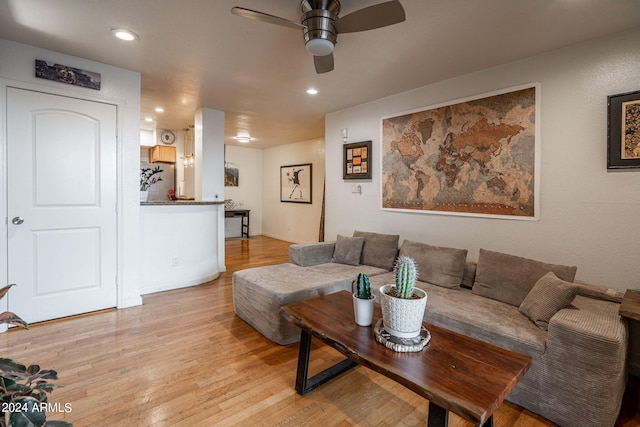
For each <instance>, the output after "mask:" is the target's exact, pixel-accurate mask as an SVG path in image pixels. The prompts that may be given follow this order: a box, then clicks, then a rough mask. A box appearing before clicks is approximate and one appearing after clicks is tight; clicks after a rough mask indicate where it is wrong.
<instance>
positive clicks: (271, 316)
mask: <svg viewBox="0 0 640 427" xmlns="http://www.w3.org/2000/svg"><path fill="white" fill-rule="evenodd" d="M361 272H362V273H366V274H367V275H369V276H370V277H371V276H375V275H376V274H381V273H386V272H387V271H386V270H384V269H381V268H377V267H371V266H367V265H359V266H351V265H346V264H338V263H333V262H329V263H324V264H317V265H312V266H309V267H301V266H299V265H296V264H293V263H285V264H278V265H270V266H266V267H257V268H250V269H247V270H241V271H236V272H235V273H233V279H232V283H233V306H234V310H235V312H236V314H237V315H238V317H240V318H241V319H242V320H244V321H245V322H247V323H248V324H250V325H251V326H253V327H254V328H255V329H256V330H257V331H258V332H260V333H261V334H262V335H264V336H265V337H267V338H269V339H270V340H271V341H273V342H276V343H278V344H281V345H287V344H291V343H294V342H296V341H298V340H299V339H300V329H298V328H297V327H295V326H293V325H291V324H290V323H289V322H287V321H286V320H285V319H284V318H282V317H281V316H280V307H282V306H284V305H287V304H292V303H295V302H299V301H303V300H308V299H310V298H314V297H317V296H320V295H327V294H331V293H334V292H337V291H341V290H347V291H351V282H352V281H353V280H355V279H356V277H357V276H358V273H361Z"/></svg>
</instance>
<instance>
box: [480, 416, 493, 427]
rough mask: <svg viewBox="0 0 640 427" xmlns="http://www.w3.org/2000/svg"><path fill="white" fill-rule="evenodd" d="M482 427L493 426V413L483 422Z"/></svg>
mask: <svg viewBox="0 0 640 427" xmlns="http://www.w3.org/2000/svg"><path fill="white" fill-rule="evenodd" d="M482 427H493V415H491V416H490V417H489V419H487V421H485V422H484V424H482Z"/></svg>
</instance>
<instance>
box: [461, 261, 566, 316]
mask: <svg viewBox="0 0 640 427" xmlns="http://www.w3.org/2000/svg"><path fill="white" fill-rule="evenodd" d="M576 270H577V267H575V266H567V265H560V264H547V263H544V262H540V261H535V260H532V259H527V258H522V257H519V256H515V255H509V254H504V253H500V252H493V251H489V250H486V249H480V256H479V257H478V266H477V268H476V278H475V281H474V283H473V293H474V294H476V295H481V296H483V297H487V298H492V299H495V300H498V301H502V302H505V303H507V304H511V305H513V306H516V307H519V306H520V304H522V301H524V299H525V297H526V296H527V295H528V294H529V291H531V289H532V288H533V286H534V285H535V284H536V282H537V281H538V280H539V279H540V278H541V277H542V276H544V275H545V274H547V273H548V272H550V271H553V272H554V273H555V275H556V276H558V278H560V279H562V280H564V281H565V282H573V279H574V278H575V276H576Z"/></svg>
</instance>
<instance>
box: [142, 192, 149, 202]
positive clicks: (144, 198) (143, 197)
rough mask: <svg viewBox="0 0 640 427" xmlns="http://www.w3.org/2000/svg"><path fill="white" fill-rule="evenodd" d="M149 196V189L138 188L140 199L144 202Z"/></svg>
mask: <svg viewBox="0 0 640 427" xmlns="http://www.w3.org/2000/svg"><path fill="white" fill-rule="evenodd" d="M148 198H149V190H144V191H143V190H140V201H141V202H146V201H147V199H148Z"/></svg>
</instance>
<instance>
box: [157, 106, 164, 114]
mask: <svg viewBox="0 0 640 427" xmlns="http://www.w3.org/2000/svg"><path fill="white" fill-rule="evenodd" d="M156 113H164V108H162V107H156Z"/></svg>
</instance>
